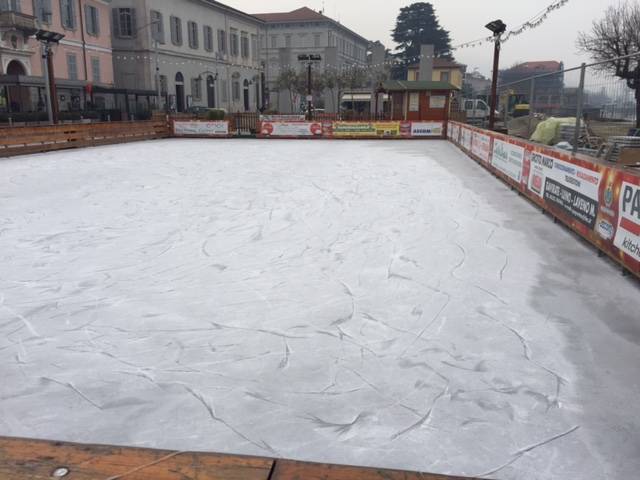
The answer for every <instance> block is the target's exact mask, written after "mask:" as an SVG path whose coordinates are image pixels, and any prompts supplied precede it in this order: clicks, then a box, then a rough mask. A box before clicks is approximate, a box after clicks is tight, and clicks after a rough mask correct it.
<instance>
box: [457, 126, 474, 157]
mask: <svg viewBox="0 0 640 480" xmlns="http://www.w3.org/2000/svg"><path fill="white" fill-rule="evenodd" d="M461 130H462V133H461V135H460V143H461V144H462V147H463V148H464V149H465V150H467V151H469V152H470V151H471V143H472V139H473V132H472V131H471V130H469V129H468V128H464V127H461Z"/></svg>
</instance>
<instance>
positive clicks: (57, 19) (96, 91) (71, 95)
mask: <svg viewBox="0 0 640 480" xmlns="http://www.w3.org/2000/svg"><path fill="white" fill-rule="evenodd" d="M37 30H50V31H54V32H58V33H61V34H63V35H64V39H63V40H62V41H61V42H60V44H59V45H57V46H54V47H53V52H54V57H53V58H54V71H55V78H56V86H57V89H58V103H59V108H60V111H62V112H65V111H74V110H75V111H79V110H82V109H105V108H110V107H111V106H112V104H113V94H112V93H109V89H110V88H111V87H113V61H112V51H111V22H110V9H109V2H108V1H107V0H0V33H1V35H0V111H4V112H9V113H14V114H15V113H16V112H46V106H45V105H46V97H45V95H46V93H45V92H46V89H45V81H44V76H43V60H42V46H41V45H40V43H39V42H38V41H37V40H36V39H35V38H34V36H33V35H34V34H35V32H36V31H37ZM85 107H86V108H85Z"/></svg>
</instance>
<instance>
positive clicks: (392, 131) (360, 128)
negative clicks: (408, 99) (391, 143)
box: [333, 122, 400, 137]
mask: <svg viewBox="0 0 640 480" xmlns="http://www.w3.org/2000/svg"><path fill="white" fill-rule="evenodd" d="M333 136H334V137H398V136H400V122H333Z"/></svg>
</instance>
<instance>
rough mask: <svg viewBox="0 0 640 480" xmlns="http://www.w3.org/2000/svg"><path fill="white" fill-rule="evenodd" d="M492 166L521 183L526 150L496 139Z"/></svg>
mask: <svg viewBox="0 0 640 480" xmlns="http://www.w3.org/2000/svg"><path fill="white" fill-rule="evenodd" d="M491 165H493V166H494V167H495V168H497V169H498V170H500V171H501V172H502V173H504V174H505V175H507V176H509V177H511V178H513V179H514V180H515V181H516V182H518V183H520V180H522V171H523V168H524V148H522V147H520V146H518V145H514V144H513V143H508V142H504V141H502V140H498V139H497V138H494V139H493V154H492V156H491Z"/></svg>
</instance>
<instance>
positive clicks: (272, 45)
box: [271, 35, 278, 48]
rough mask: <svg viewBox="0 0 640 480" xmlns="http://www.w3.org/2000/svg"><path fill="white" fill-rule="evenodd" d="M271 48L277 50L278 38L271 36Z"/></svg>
mask: <svg viewBox="0 0 640 480" xmlns="http://www.w3.org/2000/svg"><path fill="white" fill-rule="evenodd" d="M271 48H278V36H277V35H271Z"/></svg>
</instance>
